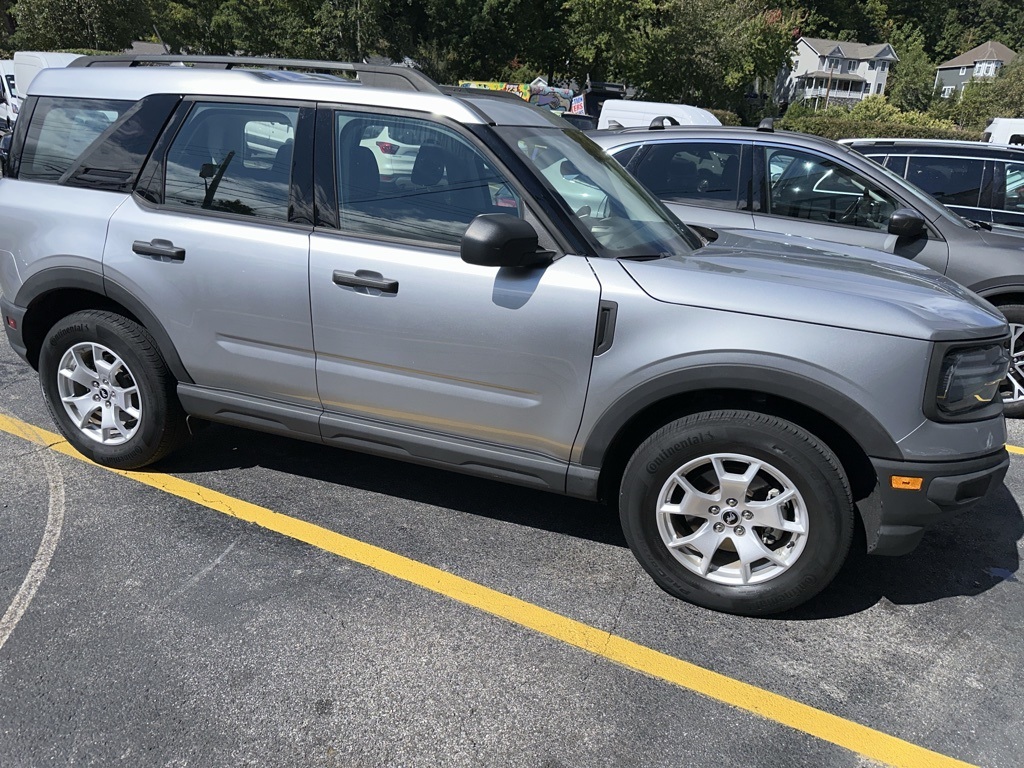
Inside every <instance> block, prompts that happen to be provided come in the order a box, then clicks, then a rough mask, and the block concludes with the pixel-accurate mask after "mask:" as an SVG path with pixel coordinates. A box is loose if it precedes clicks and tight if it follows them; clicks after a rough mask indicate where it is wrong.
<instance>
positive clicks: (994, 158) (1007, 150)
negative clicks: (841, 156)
mask: <svg viewBox="0 0 1024 768" xmlns="http://www.w3.org/2000/svg"><path fill="white" fill-rule="evenodd" d="M841 143H843V144H846V145H848V146H851V147H853V148H854V149H856V150H857V151H858V152H860V153H862V154H864V155H867V156H868V157H870V158H871V159H872V160H875V161H876V162H879V163H881V164H882V165H884V166H885V167H886V168H888V169H889V170H891V171H894V172H895V173H898V174H899V175H900V176H902V177H903V178H905V179H906V180H907V181H910V182H912V183H913V184H915V185H916V186H918V187H920V188H921V189H923V190H924V191H925V192H927V193H928V194H929V195H931V196H932V197H934V198H935V199H936V200H938V201H939V202H940V203H942V204H943V205H945V206H946V207H947V208H950V209H952V210H954V211H956V212H957V213H959V214H960V215H961V216H963V217H964V218H965V219H971V220H972V221H977V222H979V223H981V224H1007V225H1010V226H1015V227H1024V147H1004V146H999V145H997V144H985V143H983V142H980V141H938V140H924V139H846V140H845V141H843V142H841Z"/></svg>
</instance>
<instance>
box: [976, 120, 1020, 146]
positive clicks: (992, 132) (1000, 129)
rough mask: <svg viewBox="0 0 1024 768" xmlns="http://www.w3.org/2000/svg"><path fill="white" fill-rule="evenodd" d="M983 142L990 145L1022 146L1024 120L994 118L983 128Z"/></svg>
mask: <svg viewBox="0 0 1024 768" xmlns="http://www.w3.org/2000/svg"><path fill="white" fill-rule="evenodd" d="M982 139H983V141H987V142H990V143H992V144H1020V145H1022V146H1024V118H1021V117H995V118H993V119H992V122H990V123H989V124H988V127H987V128H985V133H984V134H983V137H982Z"/></svg>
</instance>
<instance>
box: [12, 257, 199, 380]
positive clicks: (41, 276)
mask: <svg viewBox="0 0 1024 768" xmlns="http://www.w3.org/2000/svg"><path fill="white" fill-rule="evenodd" d="M67 289H77V290H83V291H89V292H90V293H95V294H98V295H100V296H104V297H106V298H107V299H110V300H111V301H113V302H115V303H117V304H120V305H121V306H122V307H124V308H125V309H126V310H128V312H130V313H131V314H132V315H133V316H134V317H135V318H137V319H138V321H139V322H140V323H142V325H144V326H145V327H146V330H147V331H149V333H150V335H151V336H152V337H153V339H154V340H155V341H156V343H157V346H158V347H159V349H160V354H161V356H162V357H163V359H164V361H165V362H166V363H167V367H168V368H169V369H170V370H171V373H173V374H174V378H175V379H177V380H178V381H179V382H182V383H185V384H192V383H194V382H193V381H192V377H191V376H190V375H189V373H188V371H187V370H186V369H185V365H184V363H182V362H181V357H180V356H179V355H178V350H177V348H176V347H175V346H174V342H173V341H172V340H171V337H170V334H168V333H167V331H166V330H165V329H164V326H163V324H162V323H161V322H160V321H159V320H157V318H156V316H155V315H154V314H153V313H152V312H150V311H149V309H147V308H146V305H145V304H144V303H143V302H141V301H139V299H137V298H136V297H135V296H134V295H132V293H131V292H130V291H129V290H127V289H126V288H124V287H123V286H121V285H119V284H118V283H116V282H114V281H112V280H109V279H107V278H105V277H104V276H103V275H101V274H100V273H98V272H93V271H92V270H89V269H84V268H82V267H72V266H61V267H48V268H46V269H42V270H40V271H39V272H36V273H35V274H34V275H32V276H31V277H30V278H29V279H28V280H26V281H25V282H24V283H22V285H21V288H19V289H18V293H17V295H16V296H15V297H14V303H15V305H17V306H18V307H22V308H24V309H26V310H31V307H32V304H33V303H35V302H36V301H38V300H39V299H40V298H42V297H44V296H46V295H47V294H50V293H54V292H55V291H60V290H67Z"/></svg>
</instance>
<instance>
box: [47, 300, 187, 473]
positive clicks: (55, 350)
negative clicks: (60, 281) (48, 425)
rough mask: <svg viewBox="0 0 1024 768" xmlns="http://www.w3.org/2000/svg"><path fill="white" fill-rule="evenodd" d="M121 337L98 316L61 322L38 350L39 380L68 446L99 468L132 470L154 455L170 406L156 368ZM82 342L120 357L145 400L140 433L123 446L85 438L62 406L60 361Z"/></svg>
mask: <svg viewBox="0 0 1024 768" xmlns="http://www.w3.org/2000/svg"><path fill="white" fill-rule="evenodd" d="M123 322H130V321H123ZM133 325H134V324H133ZM121 333H122V332H121V330H120V329H119V328H118V327H117V325H115V324H114V323H113V322H111V320H110V319H108V318H107V317H104V316H103V315H101V314H99V313H80V314H77V315H71V316H69V317H67V318H65V319H64V320H61V321H60V322H59V323H57V324H56V325H55V326H54V327H53V328H51V329H50V332H49V334H47V337H46V339H45V341H44V342H43V345H42V348H41V349H40V353H39V378H40V383H41V386H42V390H43V396H44V399H45V400H46V405H47V407H48V408H49V410H50V413H51V415H52V416H53V419H54V421H55V422H56V423H57V426H58V428H59V429H60V431H61V433H62V434H63V435H64V437H65V438H67V440H68V442H69V443H71V444H72V445H73V446H74V447H75V448H76V449H77V450H78V451H79V452H80V453H82V454H84V455H86V456H88V457H89V458H90V459H92V460H93V461H95V462H97V463H99V464H106V465H114V466H116V465H125V466H132V465H137V464H139V462H140V459H142V457H144V456H147V455H150V454H152V453H153V452H154V450H155V449H156V446H158V445H159V444H160V442H161V439H162V437H163V432H164V422H165V421H166V414H167V406H166V400H165V398H164V396H163V392H162V388H161V385H160V382H159V380H158V378H157V376H156V374H155V372H154V371H153V370H152V367H151V366H150V365H149V364H148V363H147V362H146V361H145V360H144V359H143V358H142V356H141V355H140V354H139V352H138V350H137V349H136V348H135V346H134V345H133V344H132V343H131V342H130V341H127V340H126V339H124V338H123V336H122V335H121ZM82 342H95V343H98V344H102V345H103V346H105V347H107V348H108V349H110V350H112V351H113V352H114V353H115V354H117V355H118V356H119V357H120V358H121V359H122V360H123V361H124V363H125V364H126V365H127V366H128V369H129V371H130V373H131V375H132V377H133V378H134V379H135V384H136V386H137V387H138V388H139V397H140V399H141V402H142V418H141V420H140V421H141V423H140V426H139V430H138V431H137V432H136V433H135V434H134V435H133V436H132V437H131V438H130V439H129V440H128V441H126V442H125V443H122V444H121V445H117V446H106V445H102V444H101V443H98V442H96V441H95V440H93V439H91V438H89V437H87V436H86V435H84V434H83V433H82V431H81V430H80V429H79V428H78V427H77V426H76V425H75V424H74V423H73V422H72V420H71V418H70V417H69V416H68V414H67V411H65V410H64V406H63V404H62V403H61V399H60V392H59V390H58V387H57V370H58V367H59V365H60V361H61V359H62V358H63V357H64V354H65V353H66V352H67V350H68V349H70V348H71V347H73V346H74V345H75V344H80V343H82Z"/></svg>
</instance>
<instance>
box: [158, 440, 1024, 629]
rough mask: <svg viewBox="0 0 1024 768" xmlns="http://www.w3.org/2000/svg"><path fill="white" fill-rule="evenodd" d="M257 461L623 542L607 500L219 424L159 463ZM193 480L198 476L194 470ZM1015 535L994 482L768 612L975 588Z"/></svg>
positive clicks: (1014, 558) (795, 614) (831, 610)
mask: <svg viewBox="0 0 1024 768" xmlns="http://www.w3.org/2000/svg"><path fill="white" fill-rule="evenodd" d="M256 466H259V467H263V468H266V469H270V470H273V471H277V472H282V473H286V474H290V475H295V476H298V477H305V478H309V479H311V480H317V481H319V482H323V483H330V484H333V485H337V486H345V487H350V488H356V489H360V490H364V491H369V492H372V493H379V494H384V495H388V496H393V497H397V498H402V499H408V500H410V501H414V502H417V503H420V504H430V505H434V506H439V507H446V508H449V509H452V510H455V511H458V512H463V513H466V514H472V515H477V516H480V517H486V518H490V519H494V520H498V521H502V522H507V523H513V524H516V525H522V526H529V527H532V528H537V529H540V530H545V531H550V532H552V533H559V534H566V535H569V536H573V537H576V538H580V539H584V540H590V541H594V542H597V543H601V544H610V545H613V546H620V547H625V546H626V541H625V538H624V537H623V535H622V530H621V528H620V526H619V519H618V513H617V511H616V509H615V508H614V507H613V506H612V505H604V504H597V503H592V502H587V501H582V500H579V499H572V498H567V497H563V496H558V495H556V494H551V493H544V492H542V491H534V490H531V489H529V488H521V487H518V486H514V485H509V484H506V483H501V482H497V481H491V480H484V479H481V478H476V477H470V476H468V475H461V474H457V473H453V472H447V471H444V470H439V469H433V468H430V467H422V466H418V465H415V464H408V463H405V462H401V461H396V460H392V459H383V458H378V457H375V456H370V455H366V454H359V453H353V452H350V451H345V450H343V449H339V448H332V447H328V446H322V445H319V444H317V443H304V442H301V441H298V440H293V439H291V438H285V437H276V436H273V435H267V434H260V433H256V432H250V431H247V430H243V429H237V428H233V427H227V426H222V425H211V426H209V427H208V428H206V429H204V430H203V431H202V432H201V433H200V434H199V435H198V436H197V437H196V439H195V440H193V442H192V444H191V446H190V447H188V448H186V449H185V450H183V451H180V452H178V453H176V454H174V455H173V456H171V457H169V458H168V459H166V460H164V461H163V462H161V463H160V465H159V467H158V468H157V469H158V471H163V472H169V473H172V474H178V475H189V474H193V473H204V472H212V471H222V470H233V469H245V468H247V467H256ZM199 482H200V484H202V480H201V479H199ZM1022 536H1024V518H1022V514H1021V510H1020V507H1019V506H1018V504H1017V502H1016V500H1015V499H1014V497H1013V494H1012V493H1011V492H1010V490H1009V489H1008V488H1007V487H1006V486H1005V485H1001V486H1000V487H999V489H998V490H997V491H996V492H995V493H993V495H992V496H990V497H989V498H988V499H986V500H985V501H984V502H983V503H982V504H981V505H979V506H978V507H976V508H975V509H973V510H971V511H969V512H967V513H965V514H963V515H961V516H959V517H956V518H954V519H952V520H949V521H946V522H945V523H942V524H940V525H938V526H937V527H935V528H933V529H931V530H929V531H928V533H926V534H925V537H924V539H923V541H922V542H921V544H920V545H919V546H918V547H917V549H916V550H914V551H913V552H912V553H910V554H909V555H904V556H902V557H866V556H863V555H860V556H858V555H856V554H854V555H853V556H851V558H850V559H849V561H848V562H847V564H846V565H845V566H844V567H843V569H842V570H841V571H840V573H839V575H838V576H837V577H836V579H835V580H834V581H833V583H832V584H831V585H830V586H829V587H827V588H826V589H825V591H824V592H823V593H822V594H820V595H818V596H817V597H816V598H814V599H813V600H811V601H809V602H808V603H806V604H804V605H803V606H801V607H799V608H797V609H796V610H794V611H790V612H788V613H785V614H780V615H778V616H776V617H774V618H779V619H785V620H813V619H827V618H835V617H838V616H844V615H849V614H854V613H858V612H861V611H864V610H866V609H867V608H870V607H871V606H873V605H875V604H876V603H877V602H879V601H880V600H882V599H886V600H888V601H890V602H892V603H894V604H896V605H912V604H918V603H927V602H932V601H935V600H941V599H943V598H949V597H956V596H973V595H978V594H981V593H983V592H985V591H987V590H989V589H991V588H992V587H993V586H995V585H996V584H998V583H1000V582H1001V581H1005V580H1010V579H1013V580H1015V579H1017V578H1018V577H1017V569H1018V566H1019V557H1018V552H1017V541H1018V540H1019V539H1020V538H1021V537H1022ZM855 546H856V543H855ZM638 567H639V566H638ZM1021 580H1022V581H1024V576H1021Z"/></svg>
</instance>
